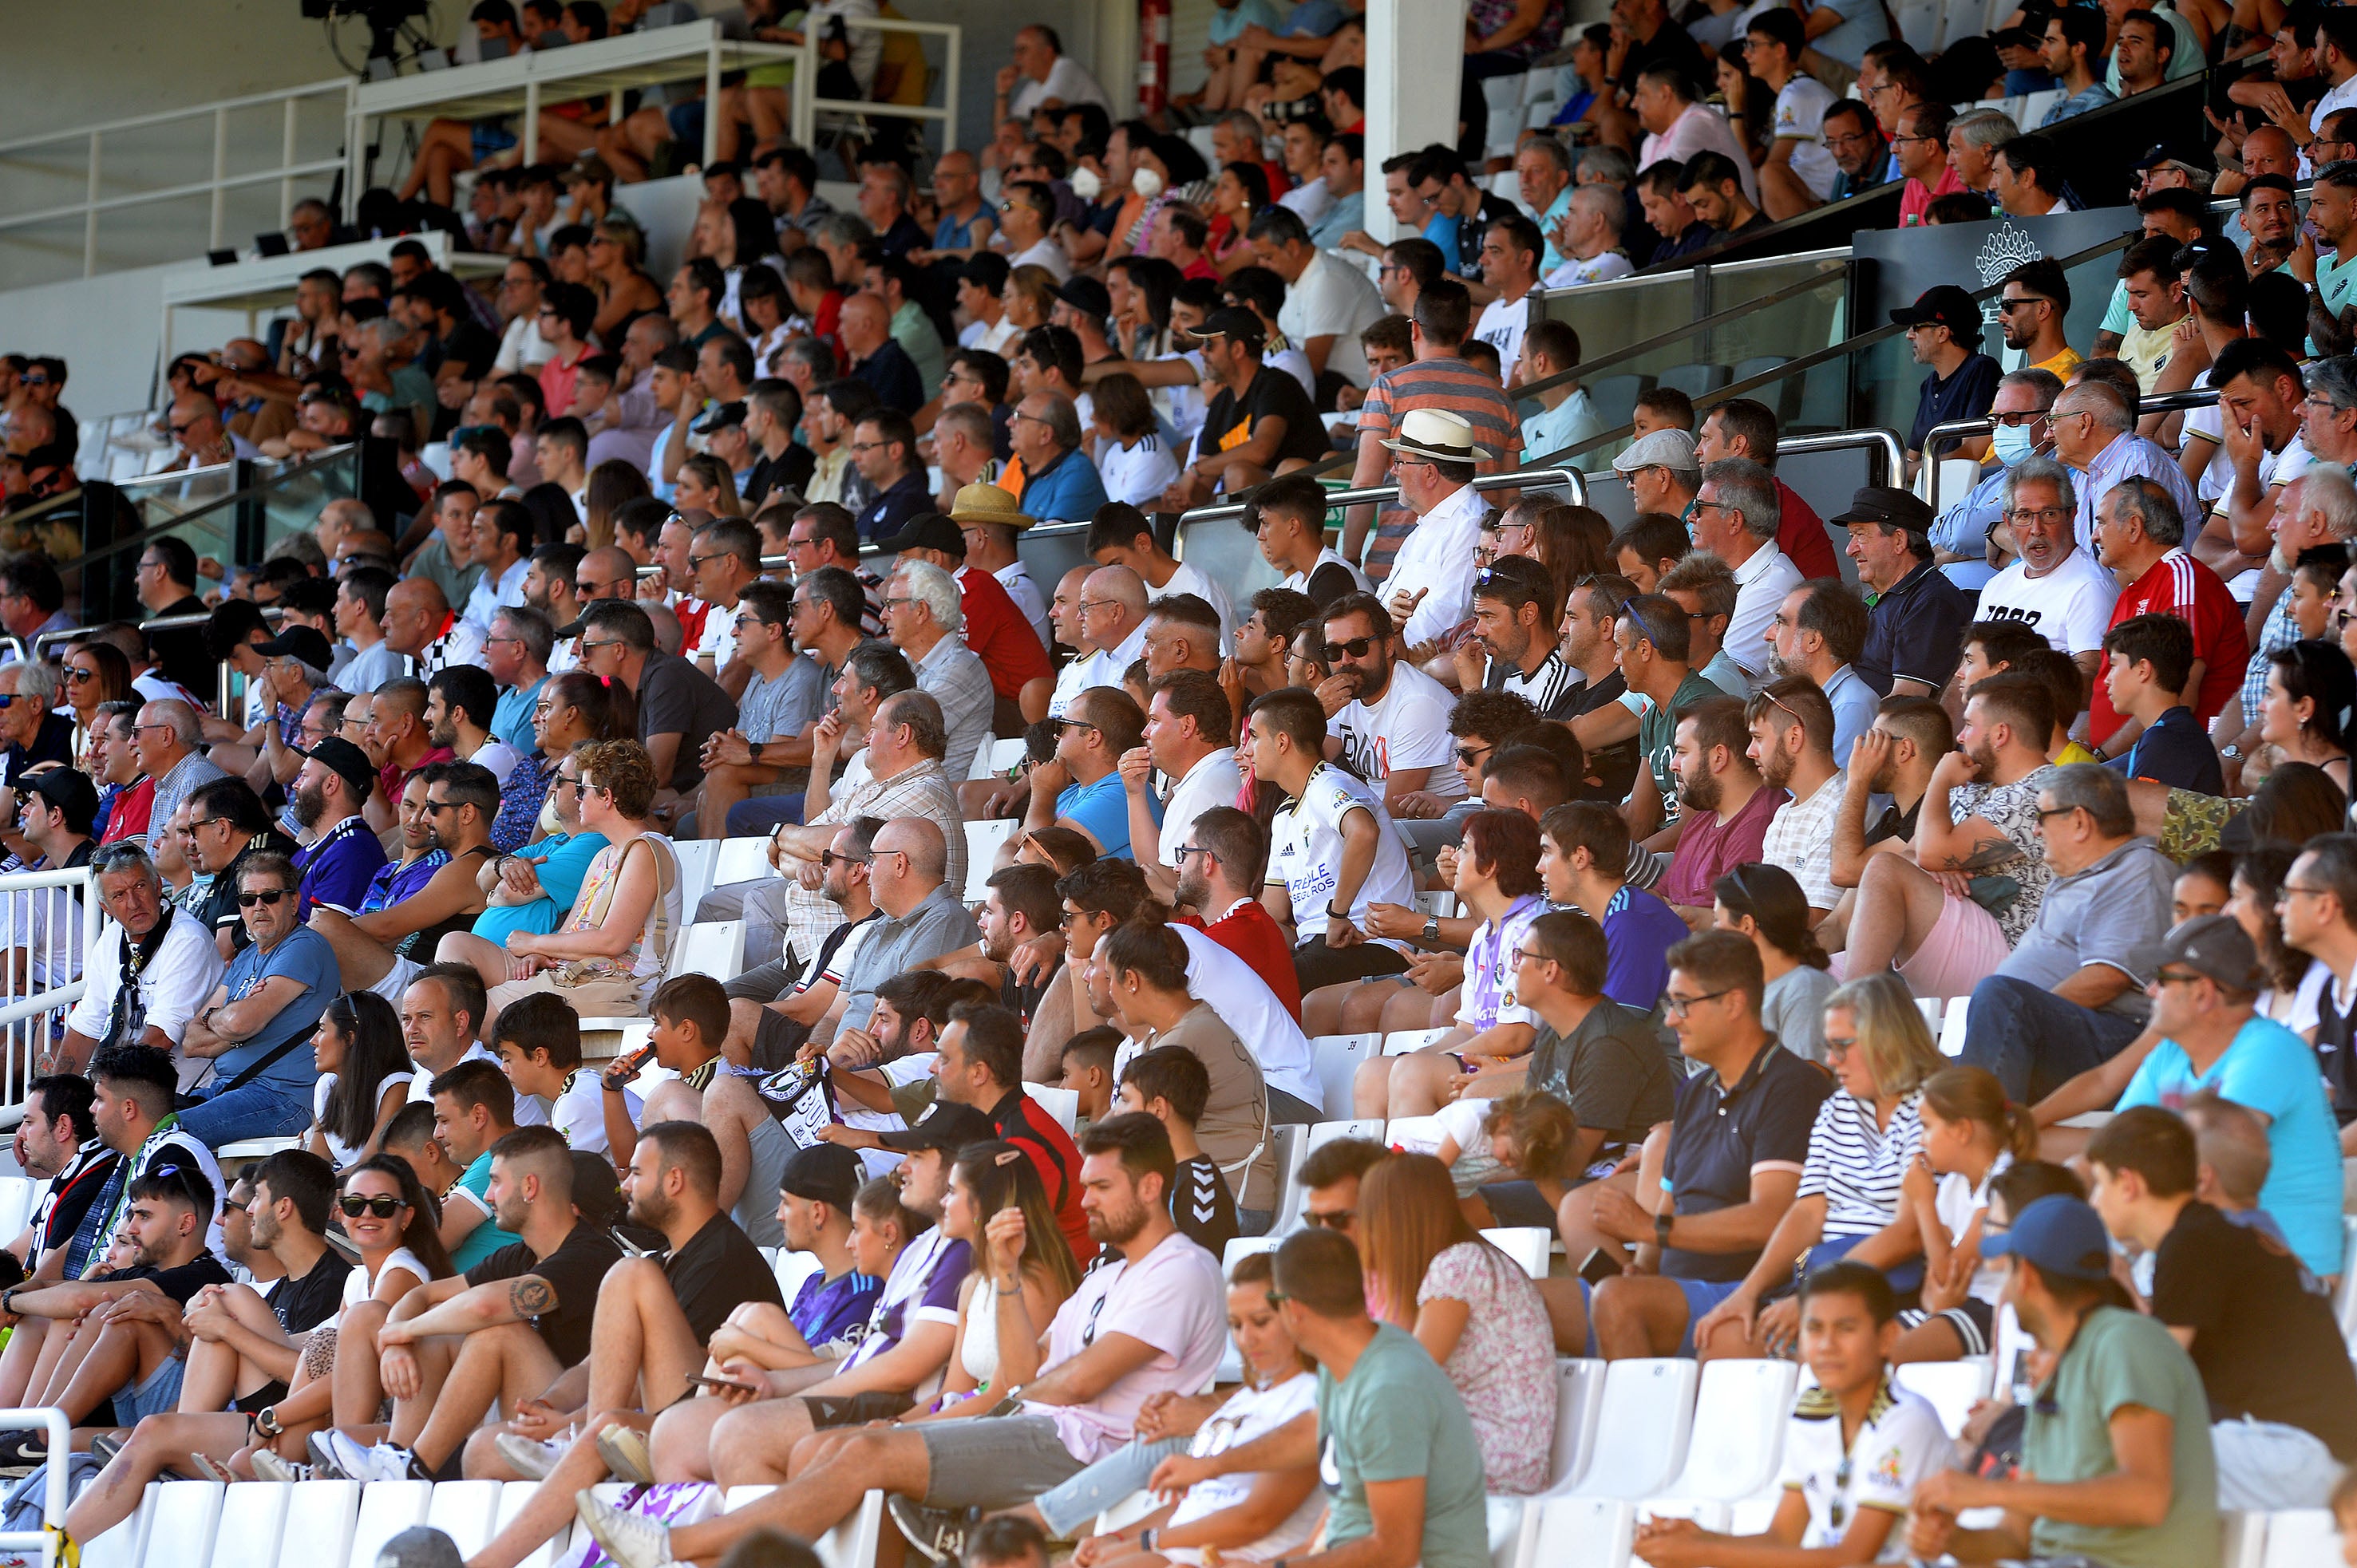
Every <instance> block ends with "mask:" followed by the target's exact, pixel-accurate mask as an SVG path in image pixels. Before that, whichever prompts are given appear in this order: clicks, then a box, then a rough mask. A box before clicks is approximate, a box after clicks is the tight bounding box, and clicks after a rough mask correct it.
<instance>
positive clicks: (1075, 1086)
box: [1056, 1024, 1121, 1135]
mask: <svg viewBox="0 0 2357 1568" xmlns="http://www.w3.org/2000/svg"><path fill="white" fill-rule="evenodd" d="M1120 1045H1121V1031H1120V1030H1118V1029H1116V1028H1114V1027H1112V1026H1110V1025H1102V1024H1101V1025H1099V1026H1097V1027H1095V1028H1093V1029H1083V1030H1082V1031H1081V1032H1080V1033H1079V1034H1077V1035H1074V1036H1072V1037H1071V1039H1069V1040H1066V1041H1065V1042H1064V1054H1063V1057H1062V1058H1060V1059H1061V1061H1062V1064H1063V1069H1064V1075H1063V1076H1062V1077H1061V1078H1060V1079H1057V1080H1056V1087H1057V1088H1059V1089H1069V1090H1071V1091H1072V1092H1073V1093H1075V1094H1077V1095H1079V1096H1080V1097H1081V1103H1080V1107H1079V1109H1078V1110H1077V1111H1075V1112H1073V1122H1072V1132H1073V1133H1074V1134H1075V1135H1078V1133H1080V1130H1081V1129H1082V1128H1083V1127H1085V1126H1087V1125H1088V1124H1089V1123H1090V1122H1102V1121H1103V1120H1104V1119H1105V1118H1106V1117H1108V1116H1110V1115H1112V1114H1113V1092H1114V1090H1113V1058H1114V1051H1115V1050H1116V1049H1118V1048H1119V1047H1120Z"/></svg>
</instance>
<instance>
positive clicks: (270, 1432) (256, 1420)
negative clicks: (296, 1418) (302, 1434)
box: [253, 1404, 285, 1437]
mask: <svg viewBox="0 0 2357 1568" xmlns="http://www.w3.org/2000/svg"><path fill="white" fill-rule="evenodd" d="M253 1430H254V1431H256V1432H258V1433H260V1434H262V1435H263V1436H264V1437H276V1436H279V1435H280V1434H283V1433H284V1432H285V1427H282V1426H280V1425H279V1424H278V1407H277V1406H276V1405H270V1404H266V1405H264V1406H263V1407H262V1408H261V1409H260V1410H257V1411H255V1412H253Z"/></svg>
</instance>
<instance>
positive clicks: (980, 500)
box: [950, 485, 1039, 532]
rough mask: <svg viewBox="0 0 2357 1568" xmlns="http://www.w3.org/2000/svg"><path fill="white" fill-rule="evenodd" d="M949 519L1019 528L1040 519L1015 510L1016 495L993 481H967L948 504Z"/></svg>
mask: <svg viewBox="0 0 2357 1568" xmlns="http://www.w3.org/2000/svg"><path fill="white" fill-rule="evenodd" d="M950 521H952V522H995V523H998V524H1000V525H1002V526H1004V527H1006V528H1011V529H1014V530H1016V531H1017V532H1021V531H1023V530H1024V529H1027V528H1028V527H1030V526H1031V525H1032V524H1033V523H1034V522H1037V521H1039V519H1037V518H1033V517H1026V516H1025V515H1024V514H1023V513H1022V512H1021V511H1019V510H1017V508H1016V505H1015V498H1014V497H1013V496H1012V495H1010V494H1008V493H1007V492H1006V491H1005V490H1003V489H999V488H998V487H997V486H996V485H968V486H966V487H965V488H963V489H961V490H959V491H958V493H957V498H956V499H955V500H954V501H953V502H952V504H951V506H950Z"/></svg>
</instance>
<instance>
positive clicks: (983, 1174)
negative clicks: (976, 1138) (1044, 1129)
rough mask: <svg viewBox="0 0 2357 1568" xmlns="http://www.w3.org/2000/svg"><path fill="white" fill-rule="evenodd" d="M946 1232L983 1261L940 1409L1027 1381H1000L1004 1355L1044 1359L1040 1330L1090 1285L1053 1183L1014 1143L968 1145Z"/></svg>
mask: <svg viewBox="0 0 2357 1568" xmlns="http://www.w3.org/2000/svg"><path fill="white" fill-rule="evenodd" d="M1010 1211H1011V1212H1010ZM942 1234H943V1235H945V1236H947V1237H949V1238H950V1239H951V1240H954V1241H963V1242H964V1243H965V1244H966V1245H967V1246H969V1247H971V1248H973V1249H974V1258H975V1260H976V1262H977V1263H978V1265H979V1266H978V1267H976V1268H975V1269H974V1271H973V1272H972V1273H969V1274H967V1275H966V1280H965V1290H964V1293H963V1294H962V1295H961V1296H960V1297H959V1298H958V1328H957V1344H956V1347H955V1348H953V1349H952V1352H951V1355H950V1364H949V1369H948V1371H947V1372H945V1373H944V1374H943V1375H942V1395H941V1398H940V1399H939V1400H938V1401H936V1402H935V1403H934V1407H933V1408H934V1411H936V1412H938V1411H943V1410H947V1409H949V1408H951V1407H952V1406H953V1405H956V1404H958V1403H959V1402H962V1401H963V1400H966V1399H969V1398H971V1397H973V1396H974V1395H975V1394H980V1393H986V1392H988V1391H990V1390H991V1389H992V1388H993V1387H994V1386H996V1387H999V1388H1004V1387H1005V1386H1006V1384H1007V1383H1008V1382H1017V1383H1020V1382H1025V1381H1028V1376H1027V1377H1022V1378H1012V1379H1007V1378H1001V1377H1000V1376H999V1365H1000V1363H1001V1361H1002V1360H1004V1361H1007V1362H1009V1363H1010V1364H1012V1365H1014V1366H1018V1367H1028V1366H1030V1365H1031V1364H1032V1363H1033V1362H1035V1361H1036V1360H1038V1359H1039V1336H1040V1335H1041V1334H1042V1333H1044V1332H1046V1330H1047V1326H1048V1325H1049V1322H1051V1321H1052V1320H1053V1319H1054V1317H1055V1316H1056V1309H1057V1308H1058V1307H1060V1306H1061V1305H1064V1302H1065V1299H1066V1298H1067V1297H1069V1296H1070V1295H1071V1294H1072V1293H1073V1292H1074V1291H1076V1290H1078V1289H1080V1288H1081V1271H1080V1266H1079V1265H1078V1264H1077V1263H1075V1262H1073V1261H1072V1249H1071V1247H1070V1246H1069V1245H1067V1244H1066V1243H1065V1240H1064V1233H1063V1231H1062V1230H1059V1229H1058V1228H1057V1225H1056V1211H1055V1209H1054V1208H1051V1207H1049V1203H1048V1189H1047V1188H1046V1187H1043V1186H1041V1185H1040V1183H1039V1171H1038V1170H1037V1169H1036V1168H1034V1167H1033V1165H1032V1164H1031V1160H1030V1157H1029V1156H1028V1155H1025V1154H1024V1153H1023V1151H1022V1150H1020V1149H1018V1148H1017V1147H1016V1146H1015V1145H1014V1144H1006V1143H999V1142H996V1141H994V1142H991V1143H987V1144H967V1145H966V1147H965V1148H964V1149H963V1150H962V1151H960V1152H959V1155H958V1157H957V1160H956V1162H955V1163H954V1164H952V1165H951V1166H950V1185H949V1190H948V1191H947V1192H946V1193H945V1194H943V1195H942ZM903 1419H906V1420H922V1419H923V1417H921V1416H910V1417H905V1418H903Z"/></svg>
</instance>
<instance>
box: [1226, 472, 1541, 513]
mask: <svg viewBox="0 0 2357 1568" xmlns="http://www.w3.org/2000/svg"><path fill="white" fill-rule="evenodd" d="M1549 485H1565V486H1568V487H1569V488H1570V489H1571V492H1572V495H1573V497H1574V498H1575V499H1574V500H1573V502H1572V504H1573V505H1575V506H1586V505H1587V475H1585V474H1582V473H1580V472H1579V471H1578V470H1577V469H1575V468H1523V469H1521V470H1519V471H1517V472H1515V473H1512V474H1485V475H1483V476H1481V477H1480V478H1477V479H1475V480H1474V481H1473V489H1476V490H1512V489H1544V487H1546V486H1549ZM1397 499H1399V487H1398V486H1397V485H1376V486H1373V487H1372V488H1371V489H1363V490H1337V491H1335V492H1334V493H1333V494H1331V495H1329V496H1328V497H1327V498H1326V505H1327V508H1328V509H1329V510H1331V509H1333V508H1335V507H1338V506H1362V505H1364V504H1366V503H1367V502H1369V501H1373V502H1376V503H1378V504H1380V503H1382V502H1383V501H1391V500H1397ZM1243 514H1244V505H1243V503H1242V502H1237V503H1235V504H1233V505H1225V506H1199V507H1197V508H1195V509H1194V510H1192V511H1187V512H1181V513H1180V514H1179V527H1180V528H1185V527H1186V526H1187V525H1188V524H1189V523H1190V522H1218V521H1222V519H1225V518H1238V517H1242V516H1243Z"/></svg>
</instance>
